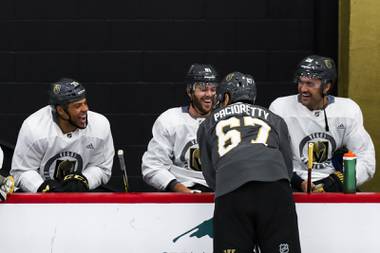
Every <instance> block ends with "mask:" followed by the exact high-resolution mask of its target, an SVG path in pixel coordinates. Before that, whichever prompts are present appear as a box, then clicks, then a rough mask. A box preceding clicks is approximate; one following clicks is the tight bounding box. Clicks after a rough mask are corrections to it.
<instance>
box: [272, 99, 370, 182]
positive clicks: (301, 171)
mask: <svg viewBox="0 0 380 253" xmlns="http://www.w3.org/2000/svg"><path fill="white" fill-rule="evenodd" d="M328 98H329V104H328V106H327V107H326V109H325V110H326V116H327V122H328V126H329V131H328V132H327V131H326V130H325V126H326V124H325V116H324V112H323V110H314V111H310V110H309V109H308V108H307V107H305V106H304V105H302V104H301V103H300V102H298V96H297V95H293V96H287V97H281V98H277V99H276V100H275V101H273V102H272V104H271V105H270V107H269V109H270V110H271V111H272V112H274V113H276V114H278V115H279V116H281V117H283V118H284V120H285V121H286V124H287V125H288V128H289V133H290V137H291V142H292V151H293V166H294V171H295V172H296V173H297V174H298V175H299V176H300V177H301V178H302V179H303V180H306V179H307V161H308V156H307V147H308V143H309V142H313V143H314V165H313V171H312V181H316V180H319V179H322V178H325V177H327V176H328V175H330V174H331V173H333V172H335V169H334V167H333V164H332V160H331V158H332V155H333V153H334V151H336V150H337V149H339V148H341V147H343V146H345V147H346V148H347V149H349V150H351V151H353V152H354V153H355V154H356V155H357V163H356V177H357V185H361V184H363V183H364V182H366V181H367V180H369V179H371V178H372V177H373V175H374V173H375V149H374V146H373V143H372V140H371V137H370V136H369V134H368V133H367V131H366V130H365V129H364V126H363V115H362V112H361V110H360V107H359V106H358V105H357V104H356V103H355V102H354V101H353V100H351V99H348V98H340V97H333V96H329V97H328Z"/></svg>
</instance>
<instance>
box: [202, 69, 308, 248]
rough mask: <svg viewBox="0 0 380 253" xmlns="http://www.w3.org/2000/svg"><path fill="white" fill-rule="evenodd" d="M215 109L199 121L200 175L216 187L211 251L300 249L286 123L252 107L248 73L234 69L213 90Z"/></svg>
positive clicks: (253, 92)
mask: <svg viewBox="0 0 380 253" xmlns="http://www.w3.org/2000/svg"><path fill="white" fill-rule="evenodd" d="M217 99H218V102H219V108H218V109H216V110H215V111H214V112H213V113H212V114H211V115H210V117H209V118H208V119H207V120H206V121H205V122H203V123H202V124H201V126H200V127H199V130H198V141H199V148H200V152H201V162H202V168H203V174H204V176H205V179H206V181H207V183H208V184H209V186H210V187H211V188H213V189H214V190H215V210H214V252H215V253H218V252H220V253H224V252H236V253H238V252H252V251H253V249H254V247H255V245H258V246H259V247H260V250H261V252H263V253H265V252H300V243H299V235H298V225H297V214H296V210H295V205H294V202H293V198H292V190H291V187H290V177H291V175H292V160H291V156H292V154H291V151H290V145H289V144H290V142H289V138H288V129H287V126H286V124H285V122H284V120H282V119H281V118H280V117H278V116H277V115H275V114H273V113H271V112H270V111H269V110H268V109H265V108H263V107H260V106H255V105H254V103H255V99H256V85H255V82H254V80H253V78H252V77H251V76H250V75H245V74H242V73H240V72H234V73H231V74H229V75H227V76H226V77H225V79H224V80H223V81H222V83H221V84H220V86H218V89H217Z"/></svg>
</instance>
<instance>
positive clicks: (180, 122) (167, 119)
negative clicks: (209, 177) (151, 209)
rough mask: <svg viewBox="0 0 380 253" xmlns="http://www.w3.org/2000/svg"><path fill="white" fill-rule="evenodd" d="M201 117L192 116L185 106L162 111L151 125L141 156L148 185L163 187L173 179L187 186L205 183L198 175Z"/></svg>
mask: <svg viewBox="0 0 380 253" xmlns="http://www.w3.org/2000/svg"><path fill="white" fill-rule="evenodd" d="M204 119H205V118H193V117H191V115H190V114H189V112H188V107H176V108H172V109H169V110H167V111H165V112H164V113H162V114H161V115H160V116H159V117H158V118H157V120H156V122H155V123H154V125H153V128H152V133H153V138H152V139H151V141H150V142H149V145H148V150H147V151H146V152H145V153H144V156H143V158H142V166H141V167H142V175H143V178H144V180H145V182H147V183H148V184H150V185H152V186H153V187H155V188H156V189H160V190H164V189H165V188H166V186H167V185H168V184H169V183H170V181H172V180H173V179H177V180H178V181H179V182H180V183H182V184H184V185H185V186H187V187H190V186H192V185H194V184H195V183H198V184H201V185H204V186H207V183H206V181H205V179H204V177H203V175H202V170H201V164H200V156H199V146H198V143H197V131H198V127H199V125H200V123H202V122H203V121H204Z"/></svg>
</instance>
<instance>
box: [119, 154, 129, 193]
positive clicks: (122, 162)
mask: <svg viewBox="0 0 380 253" xmlns="http://www.w3.org/2000/svg"><path fill="white" fill-rule="evenodd" d="M117 156H118V158H119V163H120V169H121V173H122V177H123V183H124V190H125V192H128V175H127V167H126V166H125V160H124V150H122V149H119V150H118V151H117Z"/></svg>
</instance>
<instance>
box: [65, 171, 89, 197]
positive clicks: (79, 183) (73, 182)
mask: <svg viewBox="0 0 380 253" xmlns="http://www.w3.org/2000/svg"><path fill="white" fill-rule="evenodd" d="M62 190H63V191H64V192H87V191H88V190H89V186H88V181H87V178H86V177H85V176H83V175H82V173H74V174H70V175H67V176H65V178H64V179H63V182H62Z"/></svg>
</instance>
